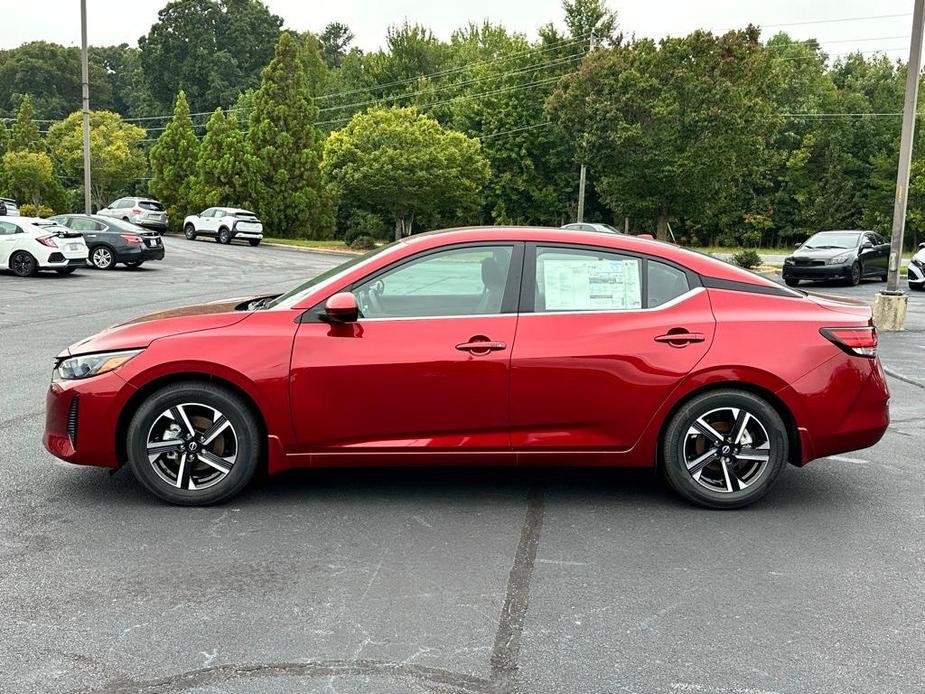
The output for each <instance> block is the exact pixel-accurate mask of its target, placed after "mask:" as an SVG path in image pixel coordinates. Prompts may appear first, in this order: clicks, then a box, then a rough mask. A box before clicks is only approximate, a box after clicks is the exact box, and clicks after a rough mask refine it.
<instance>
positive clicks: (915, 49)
mask: <svg viewBox="0 0 925 694" xmlns="http://www.w3.org/2000/svg"><path fill="white" fill-rule="evenodd" d="M923 19H925V0H915V6H914V9H913V11H912V43H911V45H910V46H909V63H908V65H907V66H906V101H905V104H904V105H903V124H902V136H901V138H900V142H899V167H898V169H897V172H896V197H895V199H894V202H893V229H892V234H891V236H890V265H889V269H888V273H887V282H886V290H885V291H883V292H881V293H880V294H878V295H877V297H876V299H874V323H875V324H876V325H877V327H878V328H879V329H880V330H903V329H904V328H905V325H906V304H907V301H908V297H907V296H906V294H905V293H904V292H903V291H902V290H901V289H900V288H899V268H900V266H901V265H902V257H903V234H904V232H905V230H906V204H907V202H908V198H909V196H908V192H909V169H910V167H911V165H912V140H913V136H914V135H915V117H916V105H917V103H918V95H919V73H920V72H921V69H922V21H923Z"/></svg>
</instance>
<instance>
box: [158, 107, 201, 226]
mask: <svg viewBox="0 0 925 694" xmlns="http://www.w3.org/2000/svg"><path fill="white" fill-rule="evenodd" d="M150 160H151V181H150V182H149V188H150V189H151V192H152V193H154V194H155V195H156V196H157V197H158V199H159V200H160V201H161V202H162V203H163V204H164V205H165V206H166V207H167V212H168V215H169V217H170V221H171V224H172V225H173V226H174V227H175V228H176V227H179V225H180V224H181V223H182V222H183V218H184V217H186V216H187V215H188V214H191V213H192V212H193V211H194V208H195V204H196V192H197V173H198V171H197V165H198V161H199V140H197V139H196V134H195V133H194V132H193V121H192V119H191V118H190V110H189V104H188V103H187V101H186V95H185V94H184V93H183V91H180V93H179V94H177V100H176V103H175V104H174V108H173V116H172V117H171V119H170V122H169V123H167V126H166V127H165V129H164V132H163V133H161V136H160V137H159V138H157V142H155V143H154V146H153V147H151V153H150Z"/></svg>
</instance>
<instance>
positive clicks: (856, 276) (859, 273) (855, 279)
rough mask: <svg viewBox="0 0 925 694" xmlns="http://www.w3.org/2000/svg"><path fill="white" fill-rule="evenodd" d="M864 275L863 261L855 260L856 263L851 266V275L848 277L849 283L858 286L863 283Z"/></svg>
mask: <svg viewBox="0 0 925 694" xmlns="http://www.w3.org/2000/svg"><path fill="white" fill-rule="evenodd" d="M862 277H864V268H862V267H861V261H859V260H855V261H854V265H852V266H851V275H850V276H849V277H848V284H849V285H850V286H852V287H857V286H858V285H859V284H860V283H861V278H862Z"/></svg>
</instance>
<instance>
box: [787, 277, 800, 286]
mask: <svg viewBox="0 0 925 694" xmlns="http://www.w3.org/2000/svg"><path fill="white" fill-rule="evenodd" d="M784 282H785V283H786V284H787V286H788V287H799V286H800V280H797V279H793V278H788V279H785V280H784Z"/></svg>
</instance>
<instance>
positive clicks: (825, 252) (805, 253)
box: [790, 248, 858, 260]
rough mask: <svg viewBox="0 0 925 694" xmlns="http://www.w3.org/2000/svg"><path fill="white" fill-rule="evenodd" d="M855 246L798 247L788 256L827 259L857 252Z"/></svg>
mask: <svg viewBox="0 0 925 694" xmlns="http://www.w3.org/2000/svg"><path fill="white" fill-rule="evenodd" d="M857 252H858V249H857V248H811V249H804V248H799V249H797V250H796V251H794V252H793V253H792V254H791V255H790V257H791V258H793V259H797V258H801V259H806V260H828V259H829V258H834V257H835V256H837V255H842V254H844V253H857Z"/></svg>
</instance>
